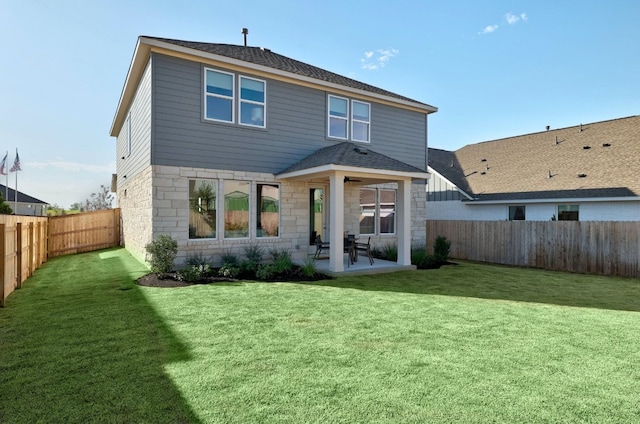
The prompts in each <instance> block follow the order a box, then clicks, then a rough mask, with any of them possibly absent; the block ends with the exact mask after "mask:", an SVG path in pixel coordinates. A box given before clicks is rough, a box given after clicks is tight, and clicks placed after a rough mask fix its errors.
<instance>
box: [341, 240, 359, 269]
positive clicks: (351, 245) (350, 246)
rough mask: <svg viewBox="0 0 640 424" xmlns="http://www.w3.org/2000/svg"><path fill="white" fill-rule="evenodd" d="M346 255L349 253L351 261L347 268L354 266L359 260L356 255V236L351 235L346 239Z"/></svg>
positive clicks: (348, 262)
mask: <svg viewBox="0 0 640 424" xmlns="http://www.w3.org/2000/svg"><path fill="white" fill-rule="evenodd" d="M344 253H347V257H348V259H349V260H348V261H347V266H351V265H353V263H354V262H355V261H357V260H358V258H357V254H356V236H355V235H354V234H349V235H347V237H346V238H345V239H344Z"/></svg>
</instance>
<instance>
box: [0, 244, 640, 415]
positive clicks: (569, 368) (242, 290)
mask: <svg viewBox="0 0 640 424" xmlns="http://www.w3.org/2000/svg"><path fill="white" fill-rule="evenodd" d="M144 273H145V268H144V266H142V265H141V264H140V263H138V262H137V261H136V260H135V259H133V258H132V257H131V256H129V255H128V254H127V253H126V252H125V251H124V250H122V249H120V250H107V251H101V252H95V253H88V254H81V255H75V256H70V257H63V258H57V259H54V260H51V261H49V262H48V263H47V264H46V265H45V266H44V267H43V268H41V269H40V270H38V271H37V272H36V274H35V276H33V277H32V278H31V279H29V280H28V281H27V282H26V283H25V284H24V286H23V288H22V289H20V290H18V291H16V292H14V293H13V294H12V295H11V296H10V297H9V298H8V299H7V306H6V307H5V308H4V309H0V422H3V423H36V422H47V423H49V422H54V423H58V422H65V423H70V422H77V423H87V422H114V423H116V422H118V423H119V422H135V423H142V422H148V423H165V422H166V423H176V422H186V423H188V422H202V423H209V422H237V423H253V422H276V423H282V422H289V423H305V422H317V423H350V422H358V423H376V422H385V423H399V422H416V423H427V422H430V423H434V422H435V423H438V422H442V423H449V422H470V423H485V422H508V423H512V422H527V423H535V422H553V423H556V422H570V423H575V422H592V423H605V422H612V423H621V422H625V423H626V422H640V333H639V329H640V281H639V280H637V279H621V278H605V277H598V276H587V275H576V274H564V273H554V272H544V271H539V270H527V269H520V268H510V267H499V266H489V265H481V264H473V263H461V264H459V265H452V266H445V267H443V268H441V269H438V270H426V271H414V272H403V273H396V274H387V275H377V276H361V277H342V278H337V279H333V280H326V281H321V282H316V283H300V284H297V283H255V282H238V283H224V284H212V285H200V286H191V287H183V288H173V289H168V288H152V287H139V286H136V285H135V284H134V279H135V278H137V277H139V276H141V275H143V274H144Z"/></svg>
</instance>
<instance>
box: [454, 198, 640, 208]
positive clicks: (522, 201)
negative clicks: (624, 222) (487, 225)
mask: <svg viewBox="0 0 640 424" xmlns="http://www.w3.org/2000/svg"><path fill="white" fill-rule="evenodd" d="M639 201H640V197H637V196H635V197H573V198H569V197H568V198H560V197H559V198H557V199H507V200H472V201H469V202H467V201H465V202H464V204H465V205H469V206H473V205H516V204H526V205H529V204H534V203H595V202H601V203H602V202H639Z"/></svg>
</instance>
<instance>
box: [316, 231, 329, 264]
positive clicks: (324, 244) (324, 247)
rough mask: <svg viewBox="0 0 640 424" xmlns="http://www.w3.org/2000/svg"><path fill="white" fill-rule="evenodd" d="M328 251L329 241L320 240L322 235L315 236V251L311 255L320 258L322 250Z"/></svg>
mask: <svg viewBox="0 0 640 424" xmlns="http://www.w3.org/2000/svg"><path fill="white" fill-rule="evenodd" d="M323 250H325V251H327V252H328V251H329V242H328V241H327V242H324V241H322V237H321V236H316V253H315V255H313V257H314V258H315V259H320V254H321V253H322V251H323Z"/></svg>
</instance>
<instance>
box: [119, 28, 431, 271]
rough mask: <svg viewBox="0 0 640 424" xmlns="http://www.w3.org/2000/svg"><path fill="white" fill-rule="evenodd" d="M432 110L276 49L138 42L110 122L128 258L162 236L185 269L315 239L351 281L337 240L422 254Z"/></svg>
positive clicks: (299, 257)
mask: <svg viewBox="0 0 640 424" xmlns="http://www.w3.org/2000/svg"><path fill="white" fill-rule="evenodd" d="M436 111H437V109H436V108H435V107H433V106H430V105H428V104H425V103H422V102H419V101H416V100H412V99H410V98H407V97H404V96H401V95H398V94H394V93H392V92H389V91H386V90H382V89H380V88H376V87H373V86H370V85H367V84H363V83H361V82H358V81H355V80H352V79H349V78H346V77H343V76H341V75H338V74H335V73H332V72H328V71H326V70H323V69H320V68H317V67H315V66H311V65H308V64H306V63H302V62H299V61H297V60H294V59H290V58H288V57H285V56H282V55H280V54H277V53H274V52H272V51H270V50H269V49H265V48H259V47H248V46H236V45H227V44H212V43H200V42H188V41H180V40H171V39H164V38H155V37H140V38H139V39H138V43H137V45H136V49H135V52H134V55H133V59H132V62H131V65H130V67H129V72H128V74H127V78H126V81H125V83H124V88H123V90H122V94H121V97H120V101H119V104H118V108H117V110H116V114H115V117H114V119H113V124H112V126H111V135H112V136H114V137H117V198H118V205H119V207H120V208H121V216H122V231H123V237H124V243H125V246H126V248H127V249H128V250H129V251H131V252H132V253H133V254H134V255H136V256H137V257H139V258H141V259H142V258H144V256H145V245H146V244H147V243H148V242H150V241H151V240H153V238H154V237H157V236H158V235H160V234H169V235H171V236H172V237H173V238H175V239H176V240H177V241H178V244H179V254H178V261H184V260H185V259H186V258H187V257H188V256H189V255H193V254H198V253H201V254H203V255H206V256H214V257H215V256H217V255H219V254H222V253H225V252H230V251H231V252H235V253H238V254H241V253H242V251H243V249H244V248H245V247H247V246H250V245H260V246H263V247H264V248H265V249H267V250H271V249H278V250H280V249H287V250H289V251H290V252H291V253H292V256H293V258H294V260H296V261H299V262H302V261H304V259H305V258H306V257H307V256H308V255H309V254H310V253H312V252H313V251H314V246H313V244H314V242H315V237H316V236H317V235H320V236H321V237H322V239H323V240H325V241H330V245H331V248H330V249H331V250H330V253H329V256H330V259H329V261H330V270H332V271H334V272H340V271H343V270H344V268H345V263H344V262H343V256H344V255H343V235H344V233H345V232H348V233H350V234H355V235H356V236H357V237H359V238H360V239H362V238H366V239H367V240H368V239H369V237H371V244H372V245H374V246H376V245H384V244H387V243H397V245H398V263H399V264H401V265H410V263H411V258H410V249H411V246H412V245H416V244H423V243H424V241H425V238H426V236H425V202H426V192H425V180H426V179H427V178H428V177H429V175H428V174H427V172H426V170H427V118H428V115H429V114H430V113H433V112H436Z"/></svg>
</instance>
